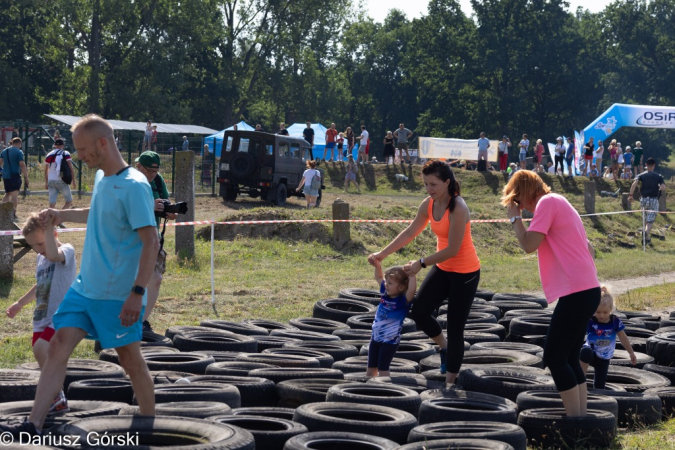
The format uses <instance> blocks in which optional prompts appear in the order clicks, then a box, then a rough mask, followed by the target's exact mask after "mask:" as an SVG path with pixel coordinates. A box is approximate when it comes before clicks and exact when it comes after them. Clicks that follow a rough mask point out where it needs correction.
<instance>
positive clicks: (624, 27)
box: [0, 0, 675, 157]
mask: <svg viewBox="0 0 675 450" xmlns="http://www.w3.org/2000/svg"><path fill="white" fill-rule="evenodd" d="M357 3H358V2H356V0H354V1H352V0H136V1H113V2H109V1H102V0H52V1H50V2H44V1H41V0H21V1H19V0H0V10H2V11H3V14H1V15H0V80H2V82H1V83H0V103H1V104H3V105H5V107H4V108H3V109H2V112H1V113H0V119H1V120H12V119H24V120H31V121H34V122H35V121H40V120H43V119H42V117H41V115H42V114H44V113H49V112H51V113H61V114H73V115H80V114H84V113H86V112H98V113H100V114H102V115H104V116H105V117H109V118H120V119H128V120H137V121H144V120H147V119H152V120H155V121H159V122H174V123H175V122H180V123H195V124H202V125H206V126H210V127H213V128H217V129H221V128H223V127H224V126H229V125H230V124H232V123H233V122H236V121H239V120H242V119H243V120H246V121H247V122H249V123H261V124H262V125H263V127H264V128H265V129H266V130H269V131H274V130H276V124H277V123H278V122H280V121H285V122H287V123H292V122H304V121H305V120H312V121H317V122H322V123H324V124H326V125H328V124H329V123H330V122H336V123H337V124H338V128H339V129H344V128H345V127H346V126H352V127H356V129H357V130H358V126H359V125H360V124H361V123H365V124H367V125H368V129H369V130H370V132H371V135H372V136H373V137H378V138H377V139H373V140H374V142H375V143H376V144H377V145H381V144H380V139H379V136H381V135H382V134H383V133H384V132H385V130H388V129H389V130H392V129H394V128H395V127H396V126H397V125H398V123H399V122H401V121H402V122H405V123H406V126H407V127H408V128H410V129H413V130H415V131H416V133H417V134H421V135H430V136H443V137H446V136H448V137H450V136H451V137H459V138H470V137H476V136H477V134H478V132H479V131H486V132H487V133H488V136H490V137H493V138H496V137H497V136H500V135H502V134H509V135H510V136H512V139H513V138H518V137H519V136H520V134H521V133H523V132H527V133H528V134H529V135H530V137H531V138H535V139H536V138H539V137H541V138H542V139H544V140H545V141H549V142H550V141H553V140H554V139H555V137H556V136H558V135H561V134H567V135H569V134H570V133H571V132H572V130H573V129H583V128H584V127H585V126H586V125H587V124H588V123H589V122H590V121H591V120H593V119H594V118H595V117H597V116H598V115H599V114H600V113H601V112H602V111H604V110H605V109H606V108H607V107H609V106H610V105H611V104H613V103H636V104H654V105H669V104H670V105H672V104H674V103H675V83H673V82H672V76H671V75H672V70H673V67H675V50H674V48H675V46H673V45H672V44H673V41H674V40H675V27H674V26H673V19H674V18H673V11H675V0H650V1H647V0H617V1H616V2H614V3H613V4H611V5H609V6H608V7H607V8H606V9H605V10H604V11H602V12H600V13H597V14H591V13H589V12H586V11H583V10H579V11H576V12H573V11H570V10H569V5H568V4H567V3H566V2H565V1H563V0H472V1H471V3H472V7H473V10H474V14H473V16H472V17H467V16H466V15H465V14H464V13H463V12H462V10H461V8H460V6H459V3H458V2H457V1H456V0H431V1H430V2H429V6H428V12H427V14H426V15H424V16H423V17H421V18H419V19H413V20H409V19H408V18H407V17H405V15H403V14H402V13H401V12H400V11H397V10H392V11H391V12H390V13H389V15H388V16H387V18H386V19H385V21H384V23H376V22H374V21H373V20H372V19H370V18H368V17H367V16H366V15H364V14H363V13H362V12H359V11H358V5H357ZM617 137H619V138H622V137H623V138H624V139H625V140H626V141H628V142H634V141H635V140H637V139H640V140H642V141H643V142H649V143H650V144H649V148H650V149H652V151H653V150H655V149H656V148H657V147H658V154H659V155H660V156H661V157H666V156H667V155H668V154H669V153H670V151H669V149H668V147H667V144H668V141H669V140H671V138H672V137H673V133H672V132H667V131H650V130H635V129H628V130H621V131H620V132H619V133H618V134H617ZM624 145H625V144H624Z"/></svg>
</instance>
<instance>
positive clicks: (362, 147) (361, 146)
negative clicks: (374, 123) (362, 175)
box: [356, 125, 368, 165]
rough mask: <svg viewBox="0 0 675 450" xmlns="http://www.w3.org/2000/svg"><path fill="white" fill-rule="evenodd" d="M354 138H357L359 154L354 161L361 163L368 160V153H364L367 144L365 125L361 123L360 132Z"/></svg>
mask: <svg viewBox="0 0 675 450" xmlns="http://www.w3.org/2000/svg"><path fill="white" fill-rule="evenodd" d="M356 139H358V140H359V155H358V156H357V158H356V162H357V163H359V164H361V165H363V164H364V163H366V162H368V154H367V153H366V150H367V149H366V147H367V146H368V131H367V130H366V126H365V125H361V134H360V135H359V136H358V137H357V138H356Z"/></svg>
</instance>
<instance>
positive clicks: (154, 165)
mask: <svg viewBox="0 0 675 450" xmlns="http://www.w3.org/2000/svg"><path fill="white" fill-rule="evenodd" d="M136 162H137V163H141V166H143V167H147V168H149V169H159V164H160V160H159V155H158V154H157V153H155V152H151V151H147V152H143V153H141V156H139V157H138V158H136Z"/></svg>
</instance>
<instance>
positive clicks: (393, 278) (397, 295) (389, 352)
mask: <svg viewBox="0 0 675 450" xmlns="http://www.w3.org/2000/svg"><path fill="white" fill-rule="evenodd" d="M371 264H373V265H374V266H375V281H377V282H378V284H379V285H380V293H381V294H382V298H381V300H380V304H379V306H378V307H377V312H376V313H375V321H374V322H373V334H372V336H371V338H370V346H369V348H368V369H367V370H366V375H367V376H371V377H375V376H381V377H388V376H389V375H390V373H389V366H390V365H391V361H392V360H393V359H394V354H395V353H396V350H398V345H399V342H400V341H401V329H402V328H403V320H404V319H405V317H406V314H407V313H408V310H409V309H410V303H412V301H413V297H414V296H415V291H416V290H417V278H416V277H415V276H414V275H413V276H410V277H409V276H408V275H406V273H405V272H404V271H403V267H402V266H394V267H391V268H389V269H387V271H386V272H385V273H382V264H381V263H380V261H379V260H375V261H374V262H373V263H371Z"/></svg>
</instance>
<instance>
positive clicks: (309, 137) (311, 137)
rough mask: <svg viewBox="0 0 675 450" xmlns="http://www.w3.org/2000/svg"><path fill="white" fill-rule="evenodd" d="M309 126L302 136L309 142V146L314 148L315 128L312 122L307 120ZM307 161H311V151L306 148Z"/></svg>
mask: <svg viewBox="0 0 675 450" xmlns="http://www.w3.org/2000/svg"><path fill="white" fill-rule="evenodd" d="M306 125H307V127H306V128H305V129H304V130H302V137H303V138H304V139H305V140H306V141H307V142H308V143H309V146H310V147H312V149H314V128H312V123H311V122H307V123H306ZM305 161H309V151H308V150H305Z"/></svg>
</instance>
